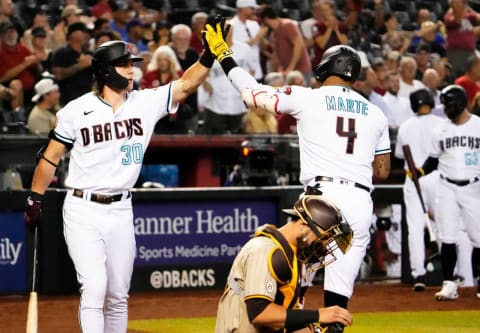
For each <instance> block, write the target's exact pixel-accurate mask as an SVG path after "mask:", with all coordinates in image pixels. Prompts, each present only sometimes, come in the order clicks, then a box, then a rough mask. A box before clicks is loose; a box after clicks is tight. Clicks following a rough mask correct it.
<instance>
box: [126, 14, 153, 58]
mask: <svg viewBox="0 0 480 333" xmlns="http://www.w3.org/2000/svg"><path fill="white" fill-rule="evenodd" d="M145 27H146V24H145V23H144V22H143V21H141V20H140V19H138V18H134V19H133V20H130V21H129V22H128V23H127V26H126V29H127V33H128V37H127V39H126V40H125V41H126V42H128V43H130V44H132V45H134V46H135V47H136V48H137V51H138V52H142V51H147V50H148V46H147V44H146V43H145V39H144V31H145Z"/></svg>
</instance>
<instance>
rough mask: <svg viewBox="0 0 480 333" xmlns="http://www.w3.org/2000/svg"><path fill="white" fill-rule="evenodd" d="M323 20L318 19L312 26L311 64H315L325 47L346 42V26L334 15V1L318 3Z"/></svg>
mask: <svg viewBox="0 0 480 333" xmlns="http://www.w3.org/2000/svg"><path fill="white" fill-rule="evenodd" d="M319 6H320V8H321V11H322V15H323V21H318V22H317V24H316V25H315V27H314V31H315V32H314V35H313V41H314V57H313V59H312V64H313V65H314V66H316V65H317V64H318V63H319V62H320V59H322V55H323V53H324V52H325V50H326V49H328V48H329V47H331V46H334V45H339V44H343V45H346V44H348V36H347V34H348V28H347V25H346V24H345V23H343V22H342V21H339V20H338V19H337V17H336V16H335V3H334V2H333V1H332V0H322V1H321V2H320V4H319Z"/></svg>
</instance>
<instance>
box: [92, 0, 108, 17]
mask: <svg viewBox="0 0 480 333" xmlns="http://www.w3.org/2000/svg"><path fill="white" fill-rule="evenodd" d="M90 13H92V16H93V17H95V18H96V19H99V18H102V19H105V20H109V21H110V20H111V19H112V17H113V15H112V8H111V7H110V3H109V0H98V1H97V3H96V4H95V5H93V6H92V8H90Z"/></svg>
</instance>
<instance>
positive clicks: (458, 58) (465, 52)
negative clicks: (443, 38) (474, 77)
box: [443, 0, 480, 77]
mask: <svg viewBox="0 0 480 333" xmlns="http://www.w3.org/2000/svg"><path fill="white" fill-rule="evenodd" d="M449 3H450V8H449V9H448V10H447V12H446V13H445V15H444V16H443V22H445V28H446V32H447V57H448V61H449V62H450V64H452V66H453V74H454V76H455V77H458V76H460V75H462V74H463V73H465V71H466V70H467V68H466V62H465V59H467V58H468V56H470V55H471V54H473V53H474V52H475V47H476V43H477V35H478V34H479V33H480V26H479V24H480V14H479V13H477V12H475V11H474V10H473V9H472V8H470V7H469V6H468V4H467V0H450V2H449Z"/></svg>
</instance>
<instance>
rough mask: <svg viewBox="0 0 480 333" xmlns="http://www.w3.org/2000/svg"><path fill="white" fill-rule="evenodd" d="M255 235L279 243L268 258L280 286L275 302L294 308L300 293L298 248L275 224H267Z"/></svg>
mask: <svg viewBox="0 0 480 333" xmlns="http://www.w3.org/2000/svg"><path fill="white" fill-rule="evenodd" d="M255 236H256V237H259V236H264V237H268V238H270V239H272V240H273V241H274V242H275V243H276V244H277V247H276V248H274V249H273V250H272V252H271V253H270V256H269V260H268V268H269V269H270V272H271V273H272V276H273V277H274V278H275V280H276V281H277V283H278V286H279V287H278V290H279V293H277V296H276V297H275V303H276V304H279V305H281V306H283V307H284V308H293V307H294V306H295V305H296V304H297V303H298V300H299V295H300V284H299V272H298V260H297V257H296V248H294V247H292V246H291V245H290V244H289V243H288V242H287V240H286V239H285V238H284V237H283V235H282V234H281V233H280V232H279V231H278V230H277V228H276V227H275V226H274V225H269V224H267V225H265V226H264V227H263V228H261V229H259V230H258V231H257V232H256V233H255Z"/></svg>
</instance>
